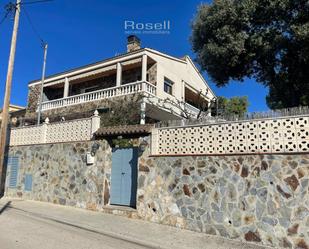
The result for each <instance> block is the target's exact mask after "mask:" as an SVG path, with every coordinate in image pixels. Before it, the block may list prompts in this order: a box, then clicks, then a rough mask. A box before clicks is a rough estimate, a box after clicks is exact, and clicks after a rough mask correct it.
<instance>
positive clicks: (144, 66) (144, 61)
mask: <svg viewBox="0 0 309 249" xmlns="http://www.w3.org/2000/svg"><path fill="white" fill-rule="evenodd" d="M146 79H147V55H146V54H143V56H142V81H146Z"/></svg>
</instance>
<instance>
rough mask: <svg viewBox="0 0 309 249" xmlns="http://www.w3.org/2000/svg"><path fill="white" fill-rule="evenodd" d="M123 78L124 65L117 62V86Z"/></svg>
mask: <svg viewBox="0 0 309 249" xmlns="http://www.w3.org/2000/svg"><path fill="white" fill-rule="evenodd" d="M121 80H122V65H121V63H120V62H118V63H117V77H116V86H121Z"/></svg>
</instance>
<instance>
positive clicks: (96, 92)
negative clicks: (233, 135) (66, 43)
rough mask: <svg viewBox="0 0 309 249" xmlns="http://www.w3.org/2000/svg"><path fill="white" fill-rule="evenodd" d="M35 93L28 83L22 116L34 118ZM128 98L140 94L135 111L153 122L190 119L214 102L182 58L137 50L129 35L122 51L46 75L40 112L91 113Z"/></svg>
mask: <svg viewBox="0 0 309 249" xmlns="http://www.w3.org/2000/svg"><path fill="white" fill-rule="evenodd" d="M40 89H41V81H40V80H35V81H32V82H30V83H29V94H28V107H27V116H28V117H35V115H36V112H37V110H38V102H39V94H40ZM134 94H142V95H143V96H144V98H143V101H142V103H141V111H142V112H146V113H145V115H146V117H149V118H151V119H153V120H167V119H175V118H176V119H177V118H179V117H180V116H181V115H182V112H188V113H191V114H192V115H193V116H194V115H196V114H197V113H199V109H200V106H201V105H202V106H203V109H204V110H206V109H207V107H208V106H209V104H210V102H211V101H212V100H214V98H215V95H214V93H213V92H212V90H211V89H210V88H209V86H208V85H207V82H206V81H205V80H204V78H203V77H202V76H201V74H200V73H199V71H198V70H197V68H196V67H195V65H194V63H193V62H192V60H191V59H190V58H189V57H188V56H185V57H183V58H180V59H179V58H176V57H172V56H169V55H166V54H164V53H161V52H158V51H156V50H153V49H150V48H140V41H139V39H138V38H137V37H135V36H129V37H128V44H127V53H125V54H122V55H118V56H115V57H113V58H110V59H107V60H104V61H100V62H97V63H94V64H90V65H87V66H83V67H80V68H77V69H73V70H70V71H66V72H63V73H59V74H56V75H52V76H50V77H47V78H46V80H45V82H44V88H43V103H42V107H41V109H42V113H43V116H48V117H50V116H53V115H54V116H65V115H66V114H68V113H74V112H76V113H81V112H87V111H91V112H93V111H94V110H95V109H102V108H106V107H107V100H109V99H115V98H116V97H124V96H130V95H134ZM166 99H169V100H170V101H168V102H166V101H165V100H166ZM143 118H145V117H143ZM142 122H143V121H142Z"/></svg>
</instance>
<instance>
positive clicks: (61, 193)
mask: <svg viewBox="0 0 309 249" xmlns="http://www.w3.org/2000/svg"><path fill="white" fill-rule="evenodd" d="M39 92H40V81H33V82H31V83H30V84H29V99H28V107H27V113H26V115H28V116H29V117H30V116H31V115H33V116H36V115H37V109H38V99H39V95H38V94H39ZM43 92H44V99H43V104H42V114H43V116H45V117H52V116H53V115H54V116H58V117H61V116H65V115H68V114H70V113H73V112H75V113H77V114H81V113H83V112H85V111H89V112H92V113H93V114H92V117H89V116H88V117H87V118H76V119H72V120H68V119H65V120H62V121H61V122H49V119H47V118H46V119H45V122H44V123H43V124H40V125H32V126H31V125H28V126H24V127H18V128H12V129H11V130H10V139H9V140H10V143H9V144H10V146H9V149H8V154H7V167H6V183H5V196H7V197H19V198H24V199H30V200H36V201H45V202H51V203H55V204H60V205H68V206H73V207H79V208H85V209H89V210H97V211H102V212H107V213H113V214H119V215H126V216H128V217H131V218H138V219H144V220H147V221H151V222H157V223H160V224H165V225H171V226H176V227H179V228H185V229H190V230H193V231H198V232H203V233H206V234H210V235H216V236H222V237H226V238H230V239H236V240H242V241H249V242H254V243H262V244H265V245H270V246H273V247H275V248H278V247H283V248H295V249H296V248H308V247H309V234H308V231H309V154H308V153H309V139H308V138H309V114H308V113H302V114H301V113H298V114H297V115H295V112H291V113H294V114H293V115H294V116H293V115H290V116H282V117H278V116H276V117H274V118H264V119H263V118H262V119H255V120H241V121H222V120H221V121H220V120H219V121H218V122H217V123H215V122H211V123H205V124H196V123H195V124H193V125H190V124H185V122H182V121H181V122H180V121H179V122H174V123H179V124H181V125H174V126H173V124H172V125H171V126H170V127H169V126H167V127H163V125H162V126H161V127H156V128H154V126H153V125H152V124H144V125H130V126H112V127H106V126H103V125H102V119H104V118H103V116H102V115H99V112H98V111H100V109H104V108H106V107H108V101H109V100H110V99H116V100H119V101H120V100H121V99H123V98H128V97H130V96H135V94H140V95H142V99H141V103H140V110H139V111H140V114H141V115H140V116H141V121H145V116H146V118H147V117H148V118H151V119H153V120H166V119H177V118H178V119H179V118H180V117H181V115H182V113H181V112H183V111H186V110H189V111H190V112H191V113H193V114H194V113H195V114H196V113H197V112H199V110H198V109H197V108H196V107H197V106H199V105H200V104H201V102H202V103H204V104H205V105H209V103H210V102H211V100H212V99H213V98H214V97H215V96H214V94H213V93H212V91H211V89H210V88H209V87H208V86H207V84H206V82H205V81H204V80H203V78H202V76H201V75H200V74H199V73H198V71H197V69H196V68H195V66H194V64H193V63H192V61H191V60H190V58H189V57H184V58H182V59H178V58H174V57H171V56H168V55H165V54H162V53H160V52H158V51H155V50H152V49H148V48H145V49H140V48H139V41H138V40H137V38H136V37H129V40H128V53H126V54H124V55H119V56H116V57H114V58H112V59H109V60H106V61H102V62H99V63H96V64H92V65H88V66H85V67H82V68H79V69H75V70H71V71H68V72H64V73H61V74H57V75H53V76H50V77H48V78H47V79H46V82H45V85H44V91H43ZM165 100H169V101H167V102H166V101H165ZM172 102H175V103H176V104H179V106H175V105H173V104H172ZM94 109H98V111H95V112H93V110H94ZM283 113H285V112H283ZM58 121H60V120H58ZM141 123H142V122H141Z"/></svg>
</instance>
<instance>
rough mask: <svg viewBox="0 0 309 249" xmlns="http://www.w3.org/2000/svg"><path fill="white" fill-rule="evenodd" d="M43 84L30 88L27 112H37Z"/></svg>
mask: <svg viewBox="0 0 309 249" xmlns="http://www.w3.org/2000/svg"><path fill="white" fill-rule="evenodd" d="M40 89H41V85H40V84H39V85H34V86H30V87H29V89H28V101H27V103H28V105H27V114H28V113H35V111H36V109H37V106H38V101H39V98H40Z"/></svg>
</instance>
